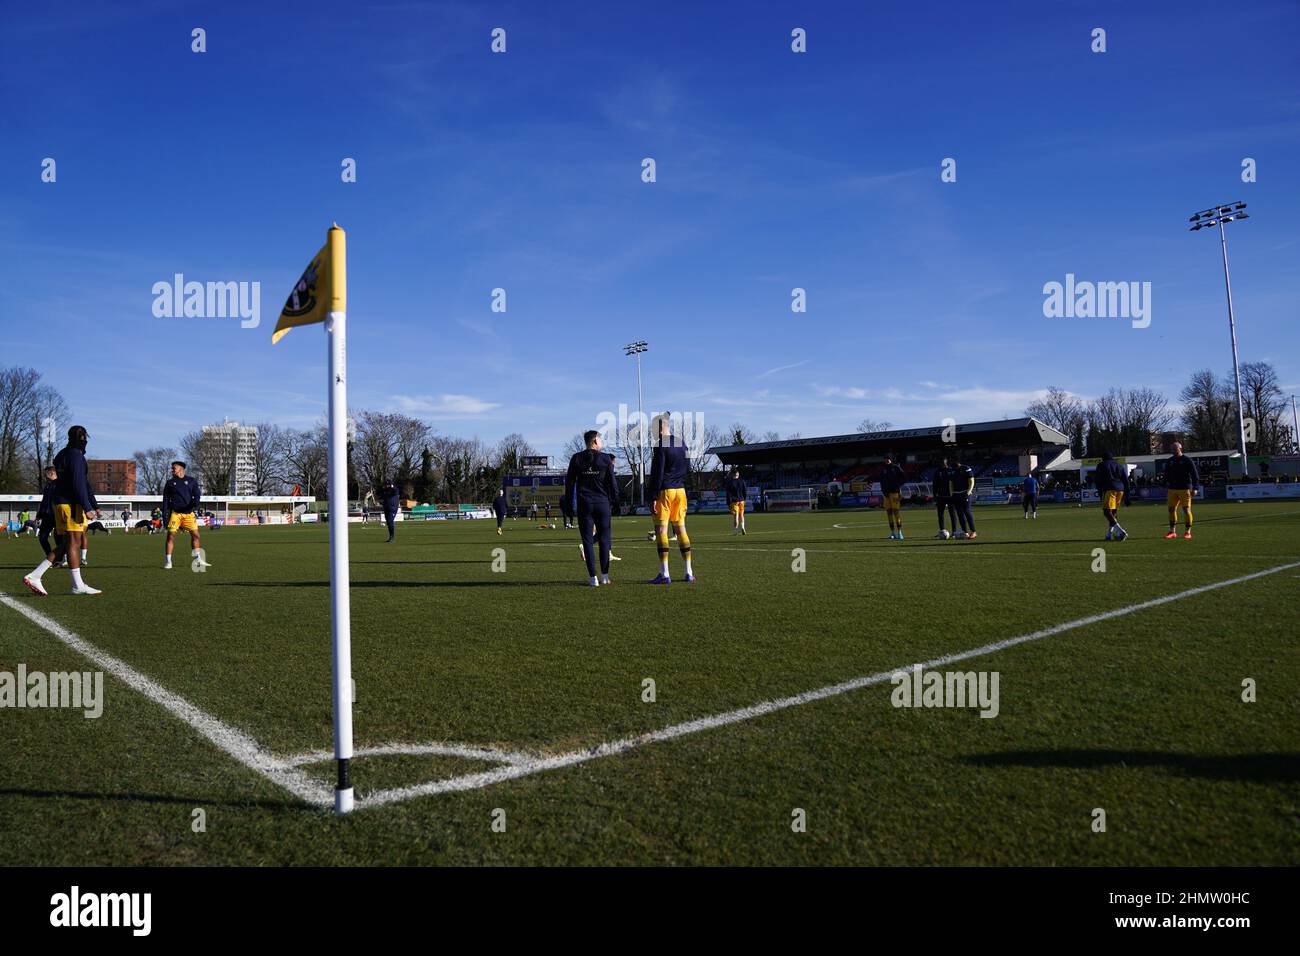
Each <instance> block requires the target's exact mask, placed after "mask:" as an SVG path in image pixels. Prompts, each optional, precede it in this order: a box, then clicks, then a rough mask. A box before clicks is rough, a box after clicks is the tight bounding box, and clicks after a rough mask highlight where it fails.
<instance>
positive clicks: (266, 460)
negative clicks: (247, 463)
mask: <svg viewBox="0 0 1300 956" xmlns="http://www.w3.org/2000/svg"><path fill="white" fill-rule="evenodd" d="M253 427H254V428H256V429H257V437H256V439H254V441H253V493H254V494H258V495H272V494H276V493H278V492H281V491H283V490H284V487H283V486H284V481H285V478H284V471H285V462H284V455H285V451H286V449H287V446H288V434H287V432H286V430H285V429H283V428H281V427H280V426H279V425H275V424H272V423H270V422H258V423H257V424H256V425H255V426H253Z"/></svg>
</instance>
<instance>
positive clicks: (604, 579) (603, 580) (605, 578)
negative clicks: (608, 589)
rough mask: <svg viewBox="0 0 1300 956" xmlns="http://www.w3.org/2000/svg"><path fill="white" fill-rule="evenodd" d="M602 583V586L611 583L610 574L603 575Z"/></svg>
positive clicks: (601, 577)
mask: <svg viewBox="0 0 1300 956" xmlns="http://www.w3.org/2000/svg"><path fill="white" fill-rule="evenodd" d="M600 583H601V584H608V583H609V575H608V574H602V575H601V576H600Z"/></svg>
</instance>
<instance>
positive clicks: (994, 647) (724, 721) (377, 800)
mask: <svg viewBox="0 0 1300 956" xmlns="http://www.w3.org/2000/svg"><path fill="white" fill-rule="evenodd" d="M1293 568H1300V562H1293V563H1291V564H1280V565H1278V566H1277V567H1274V568H1268V569H1267V570H1264V571H1256V572H1254V573H1252V574H1244V575H1242V576H1241V577H1236V578H1229V579H1228V580H1226V581H1218V582H1216V583H1214V584H1205V585H1202V586H1200V587H1195V588H1188V589H1187V590H1186V591H1179V592H1178V593H1177V594H1169V595H1166V596H1165V597H1159V598H1152V599H1151V600H1149V601H1142V602H1140V603H1138V604H1130V605H1128V606H1127V607H1121V608H1116V609H1115V610H1113V611H1104V612H1103V613H1101V614H1093V615H1090V616H1088V617H1081V618H1076V619H1075V620H1073V621H1066V622H1065V623H1064V624H1056V625H1054V626H1052V627H1047V628H1043V629H1042V630H1040V631H1034V632H1033V633H1031V634H1021V635H1019V636H1017V637H1008V638H1006V639H1004V640H1001V641H994V642H993V643H992V644H985V645H984V646H983V647H976V648H974V649H972V650H969V651H959V652H958V653H956V654H947V655H945V656H943V657H936V658H934V659H933V660H929V661H923V662H921V664H920V666H921V667H922V668H927V667H931V668H933V667H942V666H944V665H947V664H953V663H956V662H957V661H964V660H969V659H970V658H972V657H983V656H984V655H986V654H993V653H996V652H997V651H1002V650H1006V649H1007V648H1008V647H1015V646H1016V645H1017V644H1027V643H1029V642H1030V641H1038V640H1042V639H1043V638H1045V637H1051V636H1053V635H1055V634H1061V633H1063V632H1065V631H1072V630H1074V629H1076V628H1080V627H1086V626H1088V625H1089V624H1098V623H1100V622H1102V621H1109V620H1113V619H1114V618H1117V617H1124V616H1125V615H1128V614H1134V613H1136V612H1138V611H1145V610H1148V609H1150V608H1153V607H1160V606H1161V605H1164V604H1170V603H1172V602H1174V601H1180V600H1182V599H1183V598H1189V597H1195V596H1196V595H1198V594H1205V593H1206V592H1208V591H1215V590H1218V589H1219V588H1226V587H1230V586H1231V585H1234V584H1242V583H1244V582H1246V581H1253V580H1255V579H1256V578H1263V577H1267V576H1268V575H1270V574H1277V573H1278V572H1280V571H1289V570H1292V569H1293ZM916 666H917V665H916V664H906V665H903V666H902V667H894V668H891V669H890V670H887V671H880V672H879V673H877V674H871V675H870V676H868V677H857V678H854V679H853V680H848V681H844V682H843V683H839V684H831V685H829V686H827V687H820V688H818V689H817V690H810V691H804V692H803V693H801V694H795V695H793V696H791V697H781V698H778V699H776V700H767V701H763V702H762V703H758V704H753V705H752V706H749V707H742V708H740V709H739V710H729V711H726V712H724V713H721V714H714V715H713V716H711V717H700V718H697V719H695V720H688V721H686V722H685V723H680V724H673V725H671V726H669V727H664V728H663V729H661V730H654V731H651V732H649V733H645V734H638V735H636V736H633V737H623V738H621V739H619V740H613V741H609V742H607V743H603V744H599V745H597V746H595V747H591V748H589V749H586V750H571V751H569V752H568V753H562V754H556V755H555V756H552V757H537V758H533V759H530V760H527V761H523V762H520V763H517V764H513V765H511V766H507V767H498V768H496V769H493V770H486V771H482V772H479V773H471V774H465V775H463V776H459V777H452V778H450V779H447V780H435V781H432V782H430V783H423V784H417V785H415V786H411V787H398V788H395V789H391V790H380V791H376V792H375V793H372V794H369V795H368V796H366V797H363V798H361V799H359V800H358V801H357V807H358V808H362V807H375V806H383V805H384V804H388V803H396V802H399V801H402V800H410V799H413V798H415V797H424V796H431V795H433V794H438V793H452V792H455V791H459V790H478V789H481V788H483V787H487V786H491V785H492V784H495V783H502V782H504V781H506V780H514V779H516V778H519V777H526V776H530V775H531V774H535V773H541V772H543V771H546V770H558V769H560V768H561V767H571V766H573V765H574V764H579V763H586V762H587V761H589V760H595V759H597V758H599V757H609V756H613V755H614V754H621V753H627V752H628V751H629V750H634V749H636V748H638V747H644V746H645V745H646V744H653V743H659V742H661V741H665V740H673V739H675V738H677V737H685V736H687V735H688V734H695V733H699V732H700V731H702V730H713V729H715V728H718V727H725V726H727V725H728V724H736V723H740V722H741V721H745V720H753V719H754V718H755V717H762V716H764V715H766V714H771V713H774V712H776V711H778V710H785V709H787V708H790V707H797V706H799V705H800V704H808V703H812V702H813V701H816V700H823V699H825V698H827V697H836V696H838V695H840V694H847V693H849V692H850V691H854V690H860V689H861V688H863V687H870V686H871V685H873V684H882V683H884V682H885V681H887V680H889V679H890V678H891V677H893V675H894V674H897V673H899V672H900V671H901V672H906V671H909V670H911V669H912V668H913V667H916Z"/></svg>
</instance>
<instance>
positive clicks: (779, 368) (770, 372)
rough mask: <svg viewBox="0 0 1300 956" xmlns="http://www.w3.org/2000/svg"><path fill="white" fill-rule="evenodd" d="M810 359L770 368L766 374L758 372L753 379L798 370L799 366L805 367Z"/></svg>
mask: <svg viewBox="0 0 1300 956" xmlns="http://www.w3.org/2000/svg"><path fill="white" fill-rule="evenodd" d="M811 361H812V359H804V360H803V361H802V362H791V363H790V364H789V365H778V366H777V367H776V368H770V369H768V370H767V371H766V372H760V373H759V374H758V375H756V376H755V378H767V377H768V376H769V375H775V374H776V373H777V372H787V371H789V370H790V369H792V368H798V367H799V366H801V365H807V364H808V363H809V362H811Z"/></svg>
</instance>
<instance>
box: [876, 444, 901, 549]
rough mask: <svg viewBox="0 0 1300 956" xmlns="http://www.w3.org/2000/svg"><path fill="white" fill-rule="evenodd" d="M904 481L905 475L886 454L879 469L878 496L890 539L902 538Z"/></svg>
mask: <svg viewBox="0 0 1300 956" xmlns="http://www.w3.org/2000/svg"><path fill="white" fill-rule="evenodd" d="M906 481H907V475H906V473H905V472H904V471H903V469H902V468H901V467H900V466H899V465H898V464H897V463H896V462H895V461H894V457H893V456H892V455H886V456H885V462H884V465H883V466H882V467H881V469H880V496H881V498H883V499H884V507H885V517H887V518H888V519H889V538H890V540H891V541H902V540H903V485H904V483H906Z"/></svg>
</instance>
